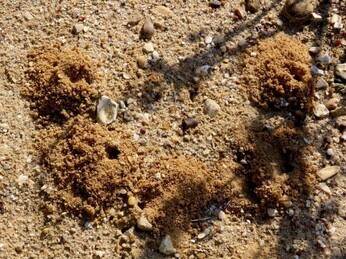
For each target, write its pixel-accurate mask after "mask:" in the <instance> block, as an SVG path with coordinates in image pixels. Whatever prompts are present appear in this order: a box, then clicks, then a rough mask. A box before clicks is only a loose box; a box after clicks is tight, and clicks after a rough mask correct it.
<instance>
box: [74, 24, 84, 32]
mask: <svg viewBox="0 0 346 259" xmlns="http://www.w3.org/2000/svg"><path fill="white" fill-rule="evenodd" d="M83 29H84V24H82V23H76V24H75V25H73V28H72V32H73V33H74V34H79V33H81V32H82V31H83Z"/></svg>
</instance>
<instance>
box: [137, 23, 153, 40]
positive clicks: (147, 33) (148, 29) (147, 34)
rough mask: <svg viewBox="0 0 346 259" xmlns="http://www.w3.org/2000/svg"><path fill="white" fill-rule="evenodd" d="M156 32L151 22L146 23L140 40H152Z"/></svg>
mask: <svg viewBox="0 0 346 259" xmlns="http://www.w3.org/2000/svg"><path fill="white" fill-rule="evenodd" d="M154 32H155V28H154V25H153V23H152V22H151V21H145V22H144V24H143V26H142V29H141V32H140V38H142V39H147V40H150V39H151V38H152V37H153V35H154Z"/></svg>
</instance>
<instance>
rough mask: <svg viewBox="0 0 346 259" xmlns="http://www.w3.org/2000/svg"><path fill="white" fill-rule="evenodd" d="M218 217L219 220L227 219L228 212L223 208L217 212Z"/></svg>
mask: <svg viewBox="0 0 346 259" xmlns="http://www.w3.org/2000/svg"><path fill="white" fill-rule="evenodd" d="M217 218H218V219H219V220H225V219H226V218H227V216H226V213H225V212H224V211H223V210H220V211H219V213H218V214H217Z"/></svg>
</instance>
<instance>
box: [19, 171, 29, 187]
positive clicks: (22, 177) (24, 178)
mask: <svg viewBox="0 0 346 259" xmlns="http://www.w3.org/2000/svg"><path fill="white" fill-rule="evenodd" d="M28 179H29V177H28V176H27V175H23V174H21V175H20V176H18V178H17V183H18V184H19V185H20V186H21V185H23V184H24V183H25V182H26V181H27V180H28Z"/></svg>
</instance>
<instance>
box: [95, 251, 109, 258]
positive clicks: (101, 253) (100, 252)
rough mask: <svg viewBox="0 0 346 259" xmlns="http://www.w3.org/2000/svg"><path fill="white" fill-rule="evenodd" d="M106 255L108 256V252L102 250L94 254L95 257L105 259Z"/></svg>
mask: <svg viewBox="0 0 346 259" xmlns="http://www.w3.org/2000/svg"><path fill="white" fill-rule="evenodd" d="M105 254H106V252H105V251H101V250H97V251H95V252H94V256H95V257H96V258H101V257H103V256H104V255H105Z"/></svg>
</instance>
